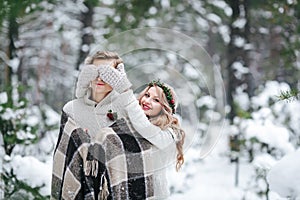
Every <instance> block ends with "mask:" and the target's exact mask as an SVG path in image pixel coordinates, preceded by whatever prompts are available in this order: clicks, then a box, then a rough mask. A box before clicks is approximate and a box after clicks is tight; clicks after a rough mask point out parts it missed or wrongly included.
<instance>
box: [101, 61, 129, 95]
mask: <svg viewBox="0 0 300 200" xmlns="http://www.w3.org/2000/svg"><path fill="white" fill-rule="evenodd" d="M98 71H99V76H100V78H101V79H102V80H103V81H104V82H106V83H108V84H109V85H110V86H111V87H112V88H113V89H115V90H116V91H117V92H119V93H122V92H124V91H126V90H128V89H129V88H130V87H131V85H132V84H131V83H130V81H129V80H128V78H127V75H126V72H125V70H124V64H123V63H120V64H118V66H117V68H116V69H115V68H114V67H112V66H110V65H100V66H99V67H98Z"/></svg>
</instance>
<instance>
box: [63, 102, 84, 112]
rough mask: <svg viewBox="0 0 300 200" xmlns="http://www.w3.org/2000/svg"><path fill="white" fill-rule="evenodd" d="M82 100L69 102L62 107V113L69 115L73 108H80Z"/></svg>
mask: <svg viewBox="0 0 300 200" xmlns="http://www.w3.org/2000/svg"><path fill="white" fill-rule="evenodd" d="M83 104H84V103H83V100H82V99H73V100H71V101H68V102H67V103H66V104H65V105H64V106H63V111H64V112H65V113H67V114H70V113H72V112H73V110H74V108H76V107H79V106H82V105H83Z"/></svg>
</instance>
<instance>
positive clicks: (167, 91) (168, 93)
mask: <svg viewBox="0 0 300 200" xmlns="http://www.w3.org/2000/svg"><path fill="white" fill-rule="evenodd" d="M154 85H156V86H158V87H160V88H161V89H162V90H163V91H164V93H165V95H166V97H167V101H168V103H169V106H170V107H171V108H172V113H173V114H175V100H174V98H173V95H172V93H171V89H170V88H168V87H167V86H165V85H164V84H163V83H162V82H160V80H157V81H156V80H153V81H151V82H150V83H149V84H148V86H149V87H152V86H154Z"/></svg>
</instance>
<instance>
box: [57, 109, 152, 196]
mask: <svg viewBox="0 0 300 200" xmlns="http://www.w3.org/2000/svg"><path fill="white" fill-rule="evenodd" d="M93 140H94V141H92V139H91V138H90V136H89V135H88V134H87V133H86V131H84V130H83V129H82V128H80V127H77V126H76V123H75V122H74V121H73V120H72V119H71V118H70V117H68V116H67V115H66V113H64V112H63V113H62V119H61V127H60V132H59V136H58V142H57V145H56V148H55V151H54V157H53V158H54V159H53V173H52V186H51V199H92V200H95V199H120V200H125V199H155V196H154V191H153V168H152V167H153V164H152V161H151V152H152V145H151V144H150V143H149V142H148V141H147V140H145V139H143V138H141V137H139V136H138V135H137V133H136V132H135V131H134V129H133V128H132V127H131V124H130V122H129V121H128V120H127V119H124V118H122V119H119V120H117V121H116V122H115V123H114V124H112V125H111V126H110V127H106V128H102V129H100V130H99V133H98V134H97V135H96V137H95V139H93Z"/></svg>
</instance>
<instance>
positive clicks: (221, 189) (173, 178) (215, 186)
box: [168, 135, 286, 200]
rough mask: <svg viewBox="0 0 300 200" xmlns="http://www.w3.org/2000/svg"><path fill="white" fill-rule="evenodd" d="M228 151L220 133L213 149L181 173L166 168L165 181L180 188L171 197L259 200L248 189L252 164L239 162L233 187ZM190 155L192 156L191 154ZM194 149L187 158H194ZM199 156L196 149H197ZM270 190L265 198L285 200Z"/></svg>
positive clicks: (232, 170)
mask: <svg viewBox="0 0 300 200" xmlns="http://www.w3.org/2000/svg"><path fill="white" fill-rule="evenodd" d="M227 151H228V143H227V138H226V135H222V137H221V138H220V140H219V142H218V143H217V145H216V146H215V147H214V149H213V151H212V152H211V153H210V154H209V155H208V156H207V157H205V158H203V159H201V160H199V161H198V162H192V163H190V161H189V160H187V162H188V165H187V166H184V168H183V170H182V171H181V172H178V173H177V172H174V170H172V169H170V170H169V174H168V178H169V184H170V185H173V186H175V187H176V188H180V189H181V190H182V193H173V194H172V195H171V197H170V199H172V200H182V199H189V200H199V199H203V200H219V199H222V200H243V199H245V200H261V199H265V197H258V196H257V195H256V194H254V193H253V192H252V191H250V187H251V180H252V179H253V178H251V177H252V176H254V168H253V165H252V164H249V163H247V162H241V164H240V165H239V176H238V177H239V178H238V186H235V173H236V164H235V163H231V162H230V160H229V158H228V157H227V156H224V153H225V152H227ZM191 154H192V155H191ZM195 154H196V155H197V151H195V150H193V149H190V150H188V151H187V152H186V157H187V159H189V158H191V157H193V158H195ZM198 155H199V157H200V152H198ZM285 199H286V198H281V197H280V196H279V195H278V194H276V193H275V192H273V191H271V192H270V195H269V200H285Z"/></svg>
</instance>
